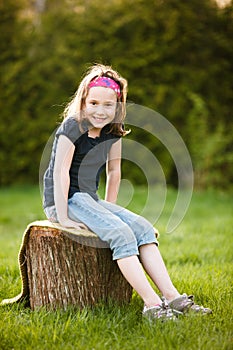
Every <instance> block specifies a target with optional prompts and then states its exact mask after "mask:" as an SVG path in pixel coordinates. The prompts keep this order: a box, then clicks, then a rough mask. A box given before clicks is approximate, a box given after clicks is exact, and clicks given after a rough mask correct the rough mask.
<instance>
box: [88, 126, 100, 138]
mask: <svg viewBox="0 0 233 350" xmlns="http://www.w3.org/2000/svg"><path fill="white" fill-rule="evenodd" d="M100 132H101V129H99V128H92V129H89V130H88V136H89V137H92V138H95V137H99V136H100Z"/></svg>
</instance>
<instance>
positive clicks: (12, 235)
mask: <svg viewBox="0 0 233 350" xmlns="http://www.w3.org/2000/svg"><path fill="white" fill-rule="evenodd" d="M153 191H154V198H155V206H156V203H157V202H159V199H160V198H159V191H156V189H154V190H153ZM125 193H126V192H125ZM124 196H126V194H124V193H123V194H121V196H120V200H121V201H122V202H124V201H127V198H124ZM175 198H176V192H175V191H174V190H169V191H168V193H167V200H166V204H165V207H164V210H163V212H162V215H161V216H160V218H159V220H158V222H157V224H156V225H157V227H158V228H159V230H160V233H161V236H160V250H161V252H162V254H163V257H164V260H165V262H166V264H167V267H168V270H169V273H170V275H171V278H172V280H173V282H174V284H175V285H176V286H177V288H178V289H179V291H180V292H186V293H188V294H189V293H190V294H192V293H193V294H194V295H195V300H196V301H197V302H198V303H201V304H204V305H206V306H209V307H210V308H212V309H213V315H211V316H208V317H205V316H201V315H195V316H193V315H188V316H185V317H182V318H180V319H179V320H178V321H177V322H175V323H174V322H168V323H165V324H160V323H157V324H149V323H148V322H147V321H146V320H143V319H142V317H141V309H142V306H143V305H142V301H141V299H140V298H139V297H138V295H136V294H133V298H132V301H131V303H130V304H129V305H125V306H121V307H118V306H117V305H114V304H109V305H101V304H100V305H98V306H96V307H95V308H93V309H88V308H86V309H84V310H82V311H77V310H75V309H73V308H70V309H68V310H66V311H62V310H57V311H54V312H48V311H46V310H45V309H41V310H38V311H34V312H32V311H31V310H30V309H27V308H24V306H23V305H11V306H6V307H1V308H0V314H1V316H0V349H4V350H8V349H15V350H21V349H26V350H27V349H34V350H36V349H38V350H39V349H40V350H42V349H44V350H48V349H50V350H53V349H54V350H55V349H56V350H60V349H63V350H71V349H75V350H98V349H101V350H102V349H107V350H118V349H119V350H134V349H135V350H136V349H137V350H145V349H158V350H160V349H161V350H165V349H166V350H167V349H168V350H173V349H177V350H197V349H200V350H216V349H219V350H220V349H221V350H230V349H233V334H232V333H233V332H232V326H233V324H232V320H233V318H232V275H233V273H232V272H233V269H232V227H233V217H232V208H233V199H232V194H230V193H222V192H217V191H206V192H201V193H194V195H193V198H192V201H191V205H190V207H189V210H188V212H187V214H186V216H185V218H184V219H183V221H182V223H181V224H180V225H179V226H178V228H177V229H176V230H175V231H173V232H172V233H171V234H165V233H163V232H164V230H165V227H166V224H167V221H168V218H169V216H170V212H171V209H172V207H173V206H174V202H175ZM144 203H145V190H144V189H143V188H137V189H136V190H135V193H134V198H133V204H132V203H130V204H129V206H130V207H131V208H134V210H135V211H138V212H140V211H141V208H143V206H144ZM0 207H1V212H0V245H1V250H0V299H3V298H6V297H13V296H15V295H17V294H18V293H19V292H20V288H21V281H20V277H19V270H18V264H17V254H18V250H19V246H20V243H21V238H22V233H23V231H24V229H25V228H26V226H27V224H28V223H29V222H31V221H34V220H38V219H44V214H43V211H42V208H41V198H40V193H39V189H38V188H37V187H30V186H28V187H15V188H4V189H0ZM152 209H153V208H151V207H150V208H148V209H147V211H148V215H149V216H150V215H151V213H149V212H150V211H151V210H152ZM146 214H147V213H146Z"/></svg>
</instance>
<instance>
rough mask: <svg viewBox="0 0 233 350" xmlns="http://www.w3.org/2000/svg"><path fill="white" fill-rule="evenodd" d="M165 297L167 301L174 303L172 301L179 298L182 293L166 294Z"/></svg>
mask: <svg viewBox="0 0 233 350" xmlns="http://www.w3.org/2000/svg"><path fill="white" fill-rule="evenodd" d="M164 297H165V298H166V300H167V301H168V302H170V301H172V300H174V299H176V298H179V297H180V293H178V292H175V293H169V292H167V293H165V294H164Z"/></svg>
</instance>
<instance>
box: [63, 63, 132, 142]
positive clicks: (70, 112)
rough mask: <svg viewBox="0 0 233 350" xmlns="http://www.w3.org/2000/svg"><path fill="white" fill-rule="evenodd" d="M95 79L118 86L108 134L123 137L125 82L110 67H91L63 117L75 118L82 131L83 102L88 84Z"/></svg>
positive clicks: (83, 118) (101, 65) (99, 65)
mask: <svg viewBox="0 0 233 350" xmlns="http://www.w3.org/2000/svg"><path fill="white" fill-rule="evenodd" d="M97 77H109V78H111V79H113V80H114V81H115V82H116V83H117V84H118V85H119V86H120V92H121V94H120V97H117V107H116V114H115V118H114V120H113V121H112V123H111V125H110V130H109V132H112V133H113V134H115V135H118V136H124V135H126V134H127V133H128V132H127V131H125V130H124V128H123V122H124V119H125V115H126V98H127V86H128V84H127V80H126V79H124V78H123V77H122V76H121V75H120V74H119V73H118V72H116V71H115V70H113V69H112V67H111V66H105V65H103V64H95V65H93V66H91V67H90V68H89V69H88V70H87V72H86V74H85V76H84V78H83V79H82V81H81V83H80V84H79V87H78V89H77V91H76V92H75V94H74V96H73V98H72V99H71V101H70V102H69V103H68V104H67V106H66V108H65V110H64V112H63V117H64V118H67V117H71V116H73V117H75V118H76V119H77V122H78V123H79V127H80V130H81V131H83V129H82V124H83V122H84V120H85V114H84V112H83V110H84V107H85V101H86V98H87V95H88V92H89V84H90V82H91V81H92V80H93V79H95V78H97Z"/></svg>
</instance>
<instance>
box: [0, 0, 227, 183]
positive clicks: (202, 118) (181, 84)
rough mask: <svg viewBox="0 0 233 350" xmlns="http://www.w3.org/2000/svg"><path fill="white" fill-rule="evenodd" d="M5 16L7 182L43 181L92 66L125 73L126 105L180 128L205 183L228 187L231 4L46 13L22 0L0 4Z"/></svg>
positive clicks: (58, 8)
mask: <svg viewBox="0 0 233 350" xmlns="http://www.w3.org/2000/svg"><path fill="white" fill-rule="evenodd" d="M37 3H39V1H37ZM42 3H43V2H42ZM31 6H32V5H31ZM26 10H27V11H28V10H31V12H30V13H31V16H26V14H27V13H28V12H26ZM0 11H1V26H2V28H1V32H0V36H1V40H0V50H1V58H0V62H1V67H0V75H1V94H0V107H1V120H2V122H1V124H0V135H1V136H0V185H6V184H10V183H13V182H25V181H27V182H36V181H37V180H38V170H39V163H40V158H41V154H42V151H43V148H44V146H45V144H46V142H47V140H48V138H49V136H50V135H51V133H52V132H53V131H54V129H55V127H56V125H57V123H58V122H60V114H61V113H62V111H63V108H64V105H65V104H66V103H67V102H68V100H69V98H70V96H71V95H72V94H73V93H74V92H75V90H76V88H77V86H78V83H79V82H80V80H81V77H82V74H83V72H84V70H85V69H86V68H87V67H88V66H89V65H91V64H92V63H94V62H102V63H106V64H111V65H112V66H113V67H114V68H115V69H117V70H119V71H120V73H121V74H122V75H123V76H125V77H126V78H127V79H128V81H129V100H130V101H133V102H134V103H137V104H141V105H144V106H147V107H150V108H152V109H154V110H157V111H159V112H160V113H161V114H163V115H164V116H165V117H166V118H167V119H168V120H169V121H170V122H171V123H172V124H173V125H174V126H175V127H176V128H177V130H178V131H179V133H180V134H181V136H182V137H183V138H184V140H185V142H186V144H187V146H188V149H189V150H190V153H191V157H192V160H193V163H194V169H195V172H196V175H197V176H196V183H197V185H198V186H201V187H207V186H221V187H228V186H229V185H230V183H231V182H232V180H233V170H232V167H231V166H230V165H231V161H232V159H231V147H232V134H233V132H232V131H233V130H232V123H230V121H231V118H232V111H231V110H232V107H231V101H232V92H233V91H232V85H231V74H232V45H231V40H232V36H233V27H232V4H231V5H229V6H228V7H226V8H224V9H219V8H218V7H217V6H216V4H215V2H214V1H212V0H204V1H203V0H193V1H188V2H179V1H177V0H166V1H159V0H154V1H143V0H134V1H133V0H125V1H124V2H122V1H119V0H111V1H107V2H103V1H100V0H95V1H94V0H90V1H85V2H84V1H78V0H77V1H68V0H59V1H53V0H47V1H45V7H44V8H42V9H41V10H40V11H39V9H38V8H29V5H28V2H26V1H24V0H21V1H17V2H15V1H13V0H10V1H6V0H2V1H1V4H0ZM131 137H135V139H138V138H140V140H145V143H146V147H148V148H149V149H150V150H152V151H153V152H155V154H156V156H157V157H158V159H159V160H160V161H161V164H162V167H163V166H164V172H165V174H166V179H167V181H168V182H169V183H172V184H176V182H177V179H176V176H175V175H174V174H175V173H176V170H175V166H174V164H173V161H172V159H171V157H169V155H168V154H166V150H165V149H164V147H163V146H162V145H159V144H158V142H157V141H156V140H154V139H153V138H150V137H148V135H144V134H143V131H140V132H139V131H137V132H135V136H134V135H133V134H132V136H131ZM163 163H164V165H163ZM125 166H126V171H127V165H124V167H125ZM128 168H129V170H130V171H127V177H128V178H130V179H131V180H133V181H138V183H142V182H144V180H143V174H141V175H140V173H139V172H138V171H137V169H136V167H135V170H134V168H133V167H131V166H130V165H129V167H128ZM222 173H224V177H223V176H221V174H222Z"/></svg>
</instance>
